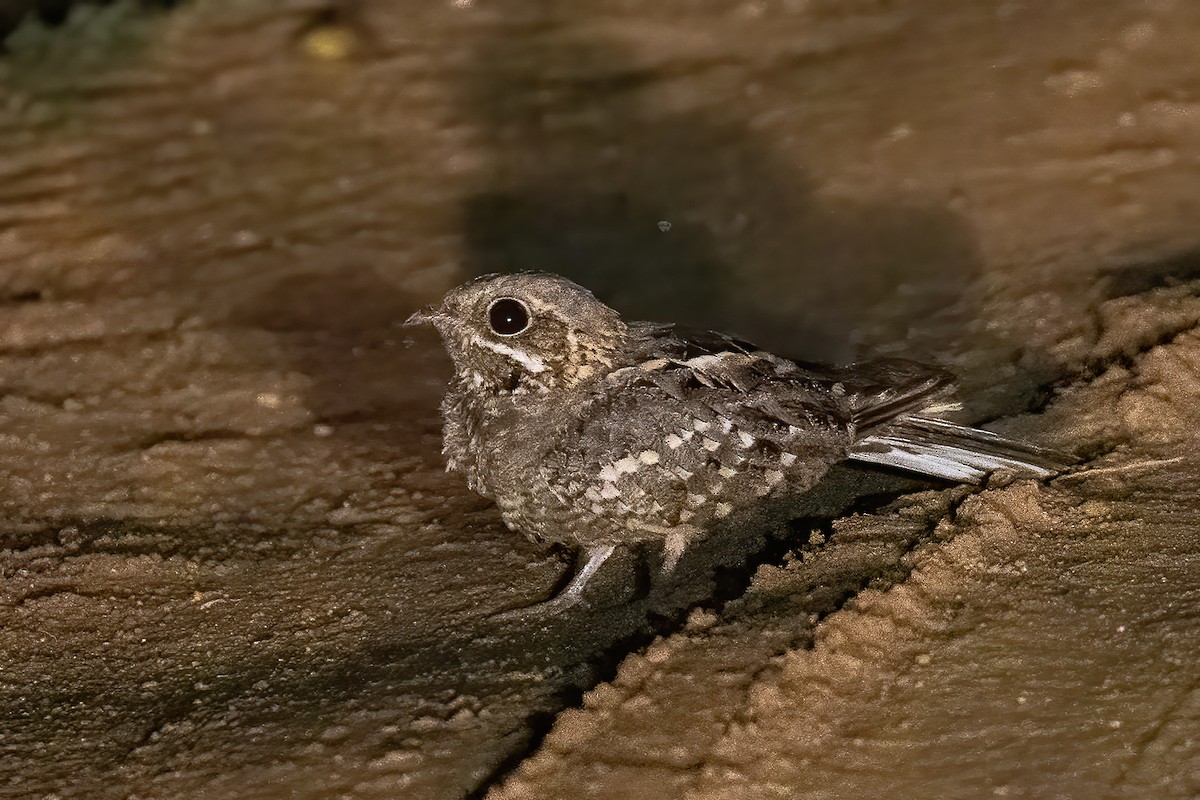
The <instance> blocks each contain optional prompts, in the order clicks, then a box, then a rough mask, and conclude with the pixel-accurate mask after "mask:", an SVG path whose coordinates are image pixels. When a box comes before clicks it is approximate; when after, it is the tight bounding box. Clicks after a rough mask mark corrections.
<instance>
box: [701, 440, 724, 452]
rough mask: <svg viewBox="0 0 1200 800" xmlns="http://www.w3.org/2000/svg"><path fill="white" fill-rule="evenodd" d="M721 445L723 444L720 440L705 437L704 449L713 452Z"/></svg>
mask: <svg viewBox="0 0 1200 800" xmlns="http://www.w3.org/2000/svg"><path fill="white" fill-rule="evenodd" d="M720 446H721V443H720V442H718V441H715V440H713V439H709V438H708V437H707V436H706V437H704V449H705V450H707V451H708V452H710V453H711V452H713V451H714V450H716V449H717V448H718V447H720Z"/></svg>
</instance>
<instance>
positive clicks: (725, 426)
mask: <svg viewBox="0 0 1200 800" xmlns="http://www.w3.org/2000/svg"><path fill="white" fill-rule="evenodd" d="M732 430H733V420H731V419H728V418H727V417H721V431H722V432H723V433H729V432H730V431H732Z"/></svg>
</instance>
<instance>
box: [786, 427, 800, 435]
mask: <svg viewBox="0 0 1200 800" xmlns="http://www.w3.org/2000/svg"><path fill="white" fill-rule="evenodd" d="M799 433H800V429H799V428H797V427H796V426H795V425H788V436H796V435H798V434H799Z"/></svg>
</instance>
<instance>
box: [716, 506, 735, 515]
mask: <svg viewBox="0 0 1200 800" xmlns="http://www.w3.org/2000/svg"><path fill="white" fill-rule="evenodd" d="M732 512H733V505H732V504H730V503H717V509H716V515H717V516H718V517H728V516H729V515H730V514H731V513H732Z"/></svg>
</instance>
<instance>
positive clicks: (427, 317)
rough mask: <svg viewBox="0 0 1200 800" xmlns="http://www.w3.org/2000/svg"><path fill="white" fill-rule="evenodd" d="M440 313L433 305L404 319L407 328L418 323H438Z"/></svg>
mask: <svg viewBox="0 0 1200 800" xmlns="http://www.w3.org/2000/svg"><path fill="white" fill-rule="evenodd" d="M439 316H440V315H439V314H438V312H437V311H436V310H435V309H434V307H433V306H426V307H425V308H423V309H422V310H420V311H417V312H415V313H414V314H413V315H412V316H410V317H409V318H408V319H406V320H404V327H405V328H412V327H415V326H417V325H434V326H436V325H437V320H438V317H439Z"/></svg>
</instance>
